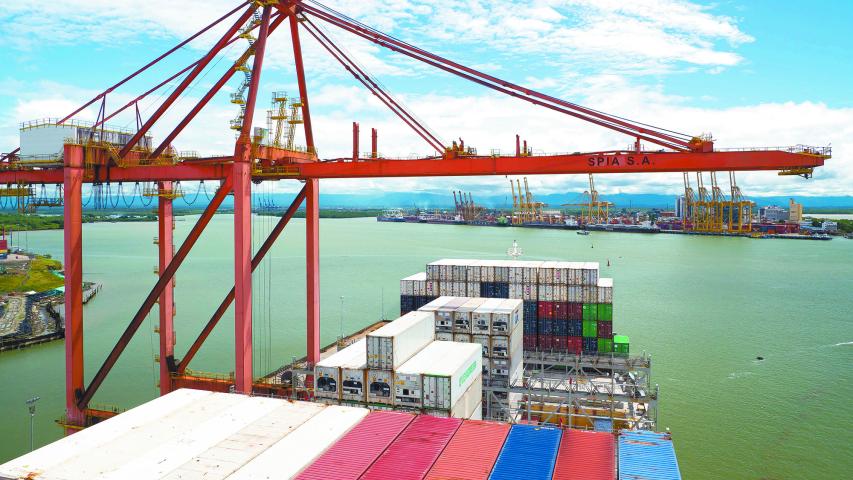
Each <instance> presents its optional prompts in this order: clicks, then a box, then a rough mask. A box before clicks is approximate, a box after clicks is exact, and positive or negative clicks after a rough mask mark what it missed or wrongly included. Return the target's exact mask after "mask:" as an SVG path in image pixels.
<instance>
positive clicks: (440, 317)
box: [435, 297, 470, 332]
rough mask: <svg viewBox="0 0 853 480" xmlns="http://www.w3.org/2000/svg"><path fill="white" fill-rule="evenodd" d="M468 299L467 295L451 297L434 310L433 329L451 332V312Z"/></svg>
mask: <svg viewBox="0 0 853 480" xmlns="http://www.w3.org/2000/svg"><path fill="white" fill-rule="evenodd" d="M468 300H470V298H468V297H451V298H450V300H448V301H447V303H445V304H444V305H442V306H440V307H438V308H437V309H436V310H435V331H436V332H453V313H454V312H455V311H456V309H458V308H459V307H461V306H462V305H464V304H465V302H467V301H468Z"/></svg>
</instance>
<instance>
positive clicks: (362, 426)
mask: <svg viewBox="0 0 853 480" xmlns="http://www.w3.org/2000/svg"><path fill="white" fill-rule="evenodd" d="M414 418H415V416H414V415H412V414H410V413H399V412H372V413H370V414H369V415H368V416H366V417H364V420H362V421H361V422H360V423H359V424H358V425H356V426H355V427H353V429H352V430H350V431H349V432H347V433H346V435H344V436H343V437H341V438H340V439H338V441H337V442H335V444H334V445H332V446H331V447H330V448H329V449H328V450H326V453H324V454H323V455H321V456H320V457H319V458H318V459H317V460H315V461H314V463H312V464H311V465H310V466H309V467H308V468H306V469H305V470H303V471H302V473H300V474H299V475H298V476H297V477H296V478H298V479H300V480H326V479H329V478H335V479H340V480H350V479H352V480H356V479H358V478H359V477H361V476H362V474H364V472H365V471H366V470H367V469H368V468H369V467H370V466H371V465H372V464H373V462H375V461H376V459H377V458H378V457H379V455H381V454H382V452H384V451H385V449H386V448H388V445H390V444H391V442H393V441H394V439H396V438H397V436H399V435H400V432H402V431H403V430H404V429H405V428H406V427H407V426H408V425H409V424H410V423H411V422H412V420H413V419H414Z"/></svg>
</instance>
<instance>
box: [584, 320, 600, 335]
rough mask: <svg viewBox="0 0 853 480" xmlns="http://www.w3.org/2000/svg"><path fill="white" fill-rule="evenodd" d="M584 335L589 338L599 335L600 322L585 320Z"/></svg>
mask: <svg viewBox="0 0 853 480" xmlns="http://www.w3.org/2000/svg"><path fill="white" fill-rule="evenodd" d="M583 336H584V337H587V338H595V337H597V336H598V324H596V323H595V320H584V321H583Z"/></svg>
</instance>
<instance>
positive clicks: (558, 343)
mask: <svg viewBox="0 0 853 480" xmlns="http://www.w3.org/2000/svg"><path fill="white" fill-rule="evenodd" d="M568 340H569V337H566V336H563V335H554V340H553V344H552V345H551V347H552V348H553V349H554V350H556V351H558V352H565V351H566V349H567V348H568V345H569V342H568Z"/></svg>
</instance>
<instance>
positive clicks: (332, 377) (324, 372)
mask: <svg viewBox="0 0 853 480" xmlns="http://www.w3.org/2000/svg"><path fill="white" fill-rule="evenodd" d="M366 359H367V341H366V340H365V339H363V338H362V339H361V340H359V341H357V342H355V343H353V344H352V345H350V346H348V347H346V348H343V349H341V350H340V351H337V352H335V353H333V354H332V355H329V356H328V357H326V358H324V359H322V360H320V361H319V362H317V364H316V365H315V366H314V395H316V396H318V397H321V398H333V399H336V400H340V399H341V382H342V380H341V368H342V367H352V366H353V365H356V366H357V365H358V364H359V362H363V361H365V360H366Z"/></svg>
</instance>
